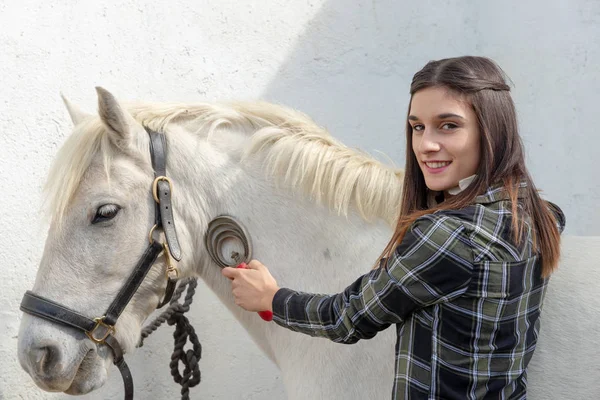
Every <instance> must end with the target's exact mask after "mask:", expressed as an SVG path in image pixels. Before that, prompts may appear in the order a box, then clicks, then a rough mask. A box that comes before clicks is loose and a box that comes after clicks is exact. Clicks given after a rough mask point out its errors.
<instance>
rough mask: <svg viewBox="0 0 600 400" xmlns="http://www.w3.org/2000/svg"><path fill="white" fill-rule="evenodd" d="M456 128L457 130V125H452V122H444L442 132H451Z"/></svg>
mask: <svg viewBox="0 0 600 400" xmlns="http://www.w3.org/2000/svg"><path fill="white" fill-rule="evenodd" d="M456 128H458V125H456V124H453V123H452V122H446V123H445V124H444V125H442V129H443V130H452V129H456Z"/></svg>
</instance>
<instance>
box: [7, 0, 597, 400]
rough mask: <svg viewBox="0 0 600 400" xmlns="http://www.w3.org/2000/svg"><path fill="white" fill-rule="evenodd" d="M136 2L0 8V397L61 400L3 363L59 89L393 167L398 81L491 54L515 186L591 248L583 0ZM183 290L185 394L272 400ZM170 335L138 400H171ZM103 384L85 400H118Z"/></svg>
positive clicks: (589, 91) (250, 360)
mask: <svg viewBox="0 0 600 400" xmlns="http://www.w3.org/2000/svg"><path fill="white" fill-rule="evenodd" d="M147 3H150V2H144V1H141V0H126V1H122V2H109V1H94V2H91V1H79V2H76V1H68V0H54V1H50V2H46V1H43V2H42V1H32V0H20V1H18V2H17V1H9V0H0V27H1V28H0V151H1V152H2V156H1V157H0V187H1V188H2V192H1V193H2V195H1V196H0V209H1V210H2V212H1V213H0V238H1V239H2V246H0V260H1V261H2V264H3V270H2V272H3V273H2V275H1V276H2V277H1V278H0V398H6V399H16V398H25V399H62V398H68V397H67V396H66V395H60V394H47V393H45V392H42V391H40V390H38V389H37V387H35V386H34V385H33V383H32V382H31V380H30V379H29V377H28V376H27V375H26V374H25V372H23V371H22V370H21V368H20V367H19V365H18V362H17V359H16V346H17V339H16V335H17V332H18V325H19V320H20V316H21V313H20V312H19V309H18V305H19V302H20V298H21V296H22V293H23V292H24V291H25V290H26V289H28V288H30V287H31V286H32V284H33V280H34V276H35V273H36V269H37V263H38V261H39V259H40V256H41V253H42V249H43V242H44V239H45V230H46V226H45V225H44V224H43V222H42V215H40V213H39V211H38V210H39V209H40V205H41V196H40V194H41V192H40V190H41V186H42V185H43V181H44V178H45V174H46V172H47V170H48V167H49V164H50V162H51V160H52V158H53V157H54V155H55V154H56V151H57V148H58V147H59V146H60V144H61V143H62V142H63V140H64V138H65V136H66V135H67V134H68V133H69V129H70V123H69V119H68V116H67V113H66V111H65V110H64V107H63V106H62V103H61V100H60V97H59V92H60V91H63V92H64V93H65V94H66V95H67V96H69V97H70V98H71V99H72V100H73V101H75V102H76V103H78V104H80V105H82V106H83V107H85V108H87V109H88V110H90V111H92V110H94V109H95V108H96V104H95V101H96V99H95V92H94V86H95V85H101V86H104V87H106V88H107V89H109V90H111V91H113V92H114V93H115V94H117V95H118V96H120V98H122V99H129V100H133V99H144V100H156V101H160V100H189V101H196V100H205V99H209V100H212V99H253V98H265V99H267V100H273V101H277V102H281V103H284V104H287V105H290V106H294V107H296V108H299V109H301V110H302V111H304V112H306V113H308V114H309V115H311V116H313V117H314V118H315V119H316V120H317V121H318V122H319V123H321V124H323V125H325V126H326V127H328V128H329V129H330V130H331V131H332V133H333V134H334V135H335V136H337V137H339V138H340V139H342V141H344V142H345V143H347V144H349V145H351V146H357V147H361V148H362V149H364V150H366V151H368V152H371V153H375V152H377V151H383V152H385V153H386V154H387V155H388V156H389V157H391V158H392V159H393V160H394V162H395V163H396V164H397V165H399V166H402V165H403V163H404V143H403V140H404V139H403V132H402V130H403V126H404V121H403V118H405V113H406V107H407V101H408V86H409V83H410V79H411V78H412V75H413V74H414V72H416V70H418V69H419V68H420V67H422V66H423V65H424V64H425V62H427V61H428V60H430V59H438V58H443V57H449V56H456V55H464V54H474V55H485V56H490V57H492V58H494V59H496V60H497V61H498V62H499V63H500V65H502V66H503V68H504V69H505V70H506V72H507V73H508V74H509V75H510V76H511V78H512V80H513V82H514V85H515V88H514V90H513V93H514V97H515V100H516V103H517V106H518V110H519V115H520V121H521V127H522V134H523V137H524V140H525V144H526V147H527V150H528V161H529V166H530V169H531V172H532V174H533V176H534V179H535V181H536V183H537V185H538V186H539V187H540V188H541V189H543V190H544V193H545V195H546V196H547V197H548V198H549V199H551V200H553V201H555V202H556V203H558V204H559V205H560V206H562V207H563V209H564V210H565V212H566V215H567V219H568V227H567V231H566V233H567V234H573V235H584V236H592V235H600V211H599V207H598V203H599V202H600V178H598V172H597V163H596V161H595V159H596V157H597V156H598V154H599V153H598V149H599V148H600V135H598V134H597V132H596V131H597V129H598V125H599V121H598V119H597V114H596V113H597V111H596V105H597V93H599V92H600V74H599V72H600V71H599V67H598V66H599V65H600V42H599V41H598V38H599V37H600V2H598V1H596V0H578V1H573V0H571V1H568V2H567V1H557V0H553V1H544V0H538V1H531V2H527V4H521V3H524V2H520V1H504V2H477V1H468V0H462V1H460V0H448V1H444V2H440V1H436V0H430V1H422V2H418V3H419V5H415V4H416V3H417V2H409V1H398V0H378V1H375V0H372V1H356V0H355V1H342V0H329V1H327V0H304V1H294V2H290V1H284V0H262V1H249V0H220V1H218V2H217V1H207V0H203V1H197V0H196V1H193V0H171V1H169V2H166V1H165V2H153V3H152V5H148V4H147ZM117 4H118V5H117ZM375 155H376V156H377V157H383V156H379V155H377V154H375ZM198 292H199V293H198V295H197V298H196V300H195V303H194V308H193V309H194V312H195V315H196V317H195V318H193V322H194V324H195V326H196V329H197V330H198V332H199V335H200V338H201V341H202V344H203V348H204V350H203V351H204V352H203V358H202V361H201V368H202V374H203V382H202V383H201V385H200V386H199V387H197V388H195V389H193V390H192V393H194V394H195V395H196V396H197V397H198V398H215V399H254V400H259V399H273V398H284V397H285V395H284V392H283V388H282V385H281V381H280V379H279V375H278V372H277V370H276V368H275V367H274V366H273V365H272V364H271V363H270V362H268V361H266V360H265V358H264V357H263V356H262V354H261V353H260V352H259V351H258V350H257V348H256V347H255V346H254V344H253V343H252V342H251V341H250V340H249V339H248V336H247V335H246V334H245V332H244V331H243V330H242V329H241V328H240V327H239V326H238V325H237V324H236V323H235V322H234V321H233V319H232V318H231V317H230V316H229V314H228V313H227V311H225V309H224V308H223V307H221V305H220V304H219V302H218V301H217V300H216V299H215V297H214V296H213V295H212V294H211V293H209V291H208V290H207V289H206V288H205V287H204V286H203V285H200V286H199V290H198ZM224 327H226V328H224ZM170 335H171V330H170V329H165V330H163V331H161V332H159V333H158V334H157V336H156V337H152V338H151V339H149V341H148V343H147V345H146V347H145V348H144V349H142V350H140V351H138V352H137V353H136V354H134V355H132V356H129V357H128V359H129V360H130V365H131V368H132V371H133V375H134V380H135V383H136V390H137V391H138V393H140V398H147V399H163V398H176V397H177V396H176V395H177V393H178V389H177V387H176V386H175V385H174V384H173V383H172V381H171V378H170V375H169V369H168V359H169V356H170V352H171V346H172V344H171V339H170ZM390 351H393V350H391V349H390ZM112 375H113V376H112V377H111V380H110V382H109V385H108V386H107V387H105V388H103V389H102V390H100V391H99V392H97V393H95V394H93V395H89V396H85V397H84V398H87V399H103V398H116V399H118V398H121V396H122V392H121V391H122V386H121V382H120V377H119V375H118V373H117V371H116V370H113V374H112Z"/></svg>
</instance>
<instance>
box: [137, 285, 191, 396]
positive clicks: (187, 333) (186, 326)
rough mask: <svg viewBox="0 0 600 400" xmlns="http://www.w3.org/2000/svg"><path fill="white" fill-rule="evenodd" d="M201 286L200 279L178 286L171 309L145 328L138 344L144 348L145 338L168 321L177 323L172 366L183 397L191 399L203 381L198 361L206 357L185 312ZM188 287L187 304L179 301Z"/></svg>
mask: <svg viewBox="0 0 600 400" xmlns="http://www.w3.org/2000/svg"><path fill="white" fill-rule="evenodd" d="M197 285H198V281H197V280H196V279H194V278H189V279H186V280H185V281H182V282H181V283H180V284H179V286H177V289H176V290H175V293H174V294H173V298H172V299H171V301H170V303H169V306H168V307H167V309H166V310H165V311H163V312H162V313H161V314H160V315H159V316H158V317H156V318H155V319H154V321H152V322H151V323H150V324H149V325H147V326H146V327H144V329H143V330H142V336H141V338H140V342H139V343H138V346H137V347H142V346H143V345H144V339H145V338H147V337H148V336H149V335H150V334H152V332H154V331H155V330H157V329H158V327H159V326H161V325H162V324H163V323H165V322H167V324H168V325H170V326H173V325H175V332H173V340H174V349H173V354H172V355H171V362H170V363H169V367H170V368H171V376H173V380H174V381H175V383H178V384H180V385H181V399H182V400H189V398H190V396H189V394H190V388H192V387H194V386H196V385H198V384H199V383H200V367H199V366H198V362H199V361H200V358H201V356H202V345H201V344H200V341H199V340H198V335H196V331H195V330H194V327H193V326H192V325H191V324H190V321H189V320H188V319H187V317H186V316H185V315H184V313H186V312H187V311H189V309H190V305H191V304H192V301H193V296H194V294H195V293H196V286H197ZM186 289H187V292H186V295H185V298H184V301H183V304H182V303H179V302H178V300H179V298H180V297H181V295H182V294H183V292H184V290H186ZM188 339H189V341H190V343H191V344H192V349H188V350H185V349H184V346H185V345H186V343H187V341H188ZM180 362H181V363H182V364H183V367H184V369H183V375H182V374H181V373H180V372H179V363H180Z"/></svg>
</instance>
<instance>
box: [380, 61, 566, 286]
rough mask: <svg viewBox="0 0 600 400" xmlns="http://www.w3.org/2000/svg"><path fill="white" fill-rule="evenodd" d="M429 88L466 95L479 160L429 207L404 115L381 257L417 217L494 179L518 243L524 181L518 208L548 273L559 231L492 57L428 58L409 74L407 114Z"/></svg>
mask: <svg viewBox="0 0 600 400" xmlns="http://www.w3.org/2000/svg"><path fill="white" fill-rule="evenodd" d="M430 87H444V88H446V89H448V90H449V91H450V92H452V93H455V94H456V95H458V96H461V97H463V98H465V99H466V100H467V102H468V103H469V104H470V105H471V106H472V107H473V110H474V112H475V115H476V116H477V122H478V127H479V132H480V134H481V161H480V164H479V168H478V171H477V173H476V174H477V176H476V178H475V180H474V181H473V182H472V183H471V184H470V185H469V186H468V187H467V189H465V190H464V191H462V192H461V193H459V194H458V195H456V196H452V197H450V198H449V199H446V201H444V202H443V203H441V204H439V205H438V206H435V207H434V208H428V206H427V186H426V185H425V178H424V177H423V173H422V171H421V168H420V167H419V164H418V161H417V158H416V156H415V154H414V152H413V150H412V126H411V125H410V124H409V123H408V119H407V122H406V167H405V176H404V184H403V196H402V203H401V208H400V214H399V218H398V223H397V225H396V229H395V232H394V235H393V236H392V239H391V240H390V242H389V243H388V245H387V246H386V248H385V249H384V250H383V253H382V255H381V257H380V258H382V257H386V258H387V257H389V256H390V255H391V254H392V252H393V251H394V250H395V249H396V247H397V246H398V245H399V244H400V243H401V242H402V239H403V238H404V235H405V234H406V231H407V230H408V229H409V228H410V225H411V224H412V223H413V222H414V221H415V220H416V219H417V218H419V217H421V216H423V215H425V214H430V213H433V212H434V211H436V210H446V209H460V208H464V207H467V206H468V205H470V204H472V203H473V200H474V199H475V197H476V196H477V195H479V194H482V193H484V192H485V191H486V189H487V188H489V187H490V186H491V185H492V184H496V183H501V184H502V185H503V186H504V188H505V189H506V190H507V192H508V194H509V197H510V201H511V211H512V233H513V237H512V240H514V241H515V243H520V241H521V239H522V237H523V235H524V233H525V229H526V224H525V219H524V218H523V215H521V212H519V210H518V208H517V206H518V202H517V194H518V190H519V185H520V183H521V182H525V183H526V185H527V186H526V187H525V188H523V189H524V190H525V196H524V198H523V199H522V203H521V204H522V207H523V208H522V212H523V214H525V215H528V216H530V217H531V221H532V225H533V226H532V241H533V247H534V251H536V252H538V253H539V254H540V256H541V259H542V276H544V277H547V276H549V275H550V274H551V273H552V272H553V271H554V269H555V268H556V267H557V265H558V259H559V257H560V233H559V231H558V228H557V226H556V218H555V217H554V215H553V214H552V212H551V211H550V210H549V209H548V204H547V203H546V202H545V201H544V200H542V199H541V198H540V196H539V194H538V191H537V189H536V187H535V185H534V184H533V181H532V179H531V176H530V175H529V172H528V171H527V168H526V166H525V154H524V151H523V143H522V140H521V137H520V135H519V129H518V124H517V115H516V111H515V105H514V103H513V100H512V98H511V95H510V87H509V86H508V85H507V83H506V80H505V74H504V72H503V71H502V69H501V68H500V67H499V66H498V65H497V64H496V63H495V62H494V61H492V60H490V59H488V58H484V57H472V56H465V57H457V58H448V59H444V60H439V61H430V62H429V63H427V65H425V67H423V69H421V70H420V71H419V72H417V73H416V74H415V75H414V77H413V80H412V83H411V86H410V95H411V98H410V100H411V101H410V102H409V106H408V113H410V104H411V102H412V97H413V95H414V94H415V93H416V92H418V91H419V90H422V89H426V88H430ZM523 189H521V190H523Z"/></svg>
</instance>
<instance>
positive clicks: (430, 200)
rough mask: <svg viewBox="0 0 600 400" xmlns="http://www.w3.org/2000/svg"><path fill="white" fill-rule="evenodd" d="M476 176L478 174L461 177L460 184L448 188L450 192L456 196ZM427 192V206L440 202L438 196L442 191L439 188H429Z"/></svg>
mask: <svg viewBox="0 0 600 400" xmlns="http://www.w3.org/2000/svg"><path fill="white" fill-rule="evenodd" d="M476 177H477V175H471V176H468V177H466V178H464V179H461V180H460V181H458V185H456V186H455V187H453V188H451V189H448V193H450V194H451V195H452V196H456V195H457V194H459V193H460V192H462V191H463V190H465V189H466V188H468V187H469V185H470V184H471V183H472V182H473V181H474V180H475V178H476ZM427 192H428V194H427V206H428V207H430V208H431V207H434V206H436V205H437V204H439V202H438V201H437V199H436V198H437V197H438V196H440V195H441V194H442V192H440V191H437V190H428V191H427Z"/></svg>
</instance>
